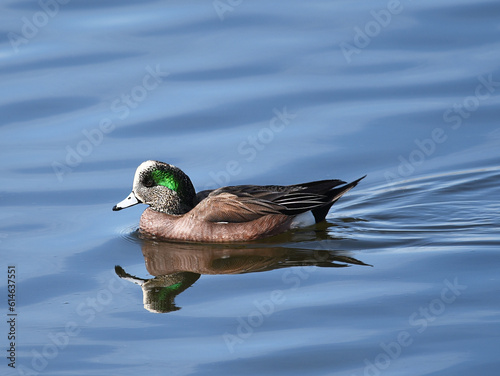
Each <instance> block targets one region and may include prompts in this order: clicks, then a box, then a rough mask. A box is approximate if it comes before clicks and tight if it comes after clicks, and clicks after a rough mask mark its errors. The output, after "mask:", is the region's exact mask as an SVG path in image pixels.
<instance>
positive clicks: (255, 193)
mask: <svg viewBox="0 0 500 376" xmlns="http://www.w3.org/2000/svg"><path fill="white" fill-rule="evenodd" d="M361 179H363V178H361ZM361 179H358V180H356V181H354V182H352V183H349V184H346V183H345V182H343V181H341V180H321V181H316V182H310V183H304V184H297V185H289V186H269V185H268V186H255V185H241V186H232V187H223V188H219V189H216V190H213V191H202V192H200V193H198V194H197V195H196V194H195V191H194V187H193V185H192V183H191V181H190V180H189V178H188V177H187V175H185V174H184V173H183V172H182V171H181V170H180V169H178V168H177V167H175V166H172V165H169V164H166V163H163V162H157V161H146V162H144V163H142V164H141V165H140V166H139V167H138V168H137V171H136V174H135V177H134V186H133V190H132V193H131V194H130V195H129V196H128V197H127V198H126V199H125V200H123V201H122V202H120V203H118V204H117V205H115V207H113V210H120V209H124V208H126V207H129V206H132V205H135V204H138V203H145V204H148V205H150V207H149V208H147V209H146V210H145V211H144V213H143V214H142V216H141V221H140V225H139V228H140V231H141V232H143V233H144V234H146V235H148V236H151V237H154V238H157V239H160V240H177V241H194V242H236V241H248V240H255V239H260V238H264V237H268V236H272V235H276V234H279V233H282V232H285V231H288V230H290V229H293V228H297V227H305V226H310V225H313V224H314V223H318V222H321V221H323V220H324V219H325V217H326V215H327V213H328V210H329V209H330V207H331V206H332V205H333V204H334V203H335V202H336V201H337V200H338V199H339V198H340V197H341V196H342V195H343V194H345V193H346V192H347V191H349V190H350V189H352V188H354V187H355V186H356V184H357V183H358V182H359V181H360V180H361ZM339 186H340V187H339Z"/></svg>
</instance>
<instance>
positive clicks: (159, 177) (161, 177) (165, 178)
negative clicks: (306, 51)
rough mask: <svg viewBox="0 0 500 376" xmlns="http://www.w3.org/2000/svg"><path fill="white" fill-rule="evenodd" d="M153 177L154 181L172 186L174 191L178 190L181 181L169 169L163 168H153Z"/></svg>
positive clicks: (168, 186) (165, 185)
mask: <svg viewBox="0 0 500 376" xmlns="http://www.w3.org/2000/svg"><path fill="white" fill-rule="evenodd" d="M151 177H152V178H153V180H154V182H155V183H156V184H158V185H163V186H164V187H167V188H170V189H171V190H173V191H176V192H177V191H178V189H179V185H180V184H179V182H178V181H177V180H176V179H175V177H174V176H173V175H172V174H171V173H170V172H168V171H162V170H153V171H152V172H151Z"/></svg>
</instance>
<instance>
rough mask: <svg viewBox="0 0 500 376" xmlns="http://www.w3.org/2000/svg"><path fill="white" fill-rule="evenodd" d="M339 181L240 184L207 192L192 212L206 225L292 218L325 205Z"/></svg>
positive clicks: (339, 183) (340, 182) (341, 182)
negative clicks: (275, 216) (267, 217)
mask: <svg viewBox="0 0 500 376" xmlns="http://www.w3.org/2000/svg"><path fill="white" fill-rule="evenodd" d="M343 183H344V182H343V181H341V180H322V181H318V182H310V183H305V184H297V185H290V186H271V185H266V186H255V185H240V186H232V187H223V188H219V189H216V190H213V191H211V192H209V194H208V195H207V196H206V197H205V198H204V199H202V200H201V201H200V202H199V204H198V205H196V206H195V208H194V209H193V210H192V211H193V212H194V213H193V214H196V215H197V216H198V217H202V218H203V220H205V221H209V222H248V221H253V220H255V219H257V218H260V217H262V216H264V215H269V214H285V215H296V214H300V213H303V212H306V211H308V210H313V209H316V208H319V207H323V206H325V205H328V204H329V201H330V199H331V196H330V195H329V194H327V192H330V191H331V189H332V188H333V187H336V186H338V185H341V184H343Z"/></svg>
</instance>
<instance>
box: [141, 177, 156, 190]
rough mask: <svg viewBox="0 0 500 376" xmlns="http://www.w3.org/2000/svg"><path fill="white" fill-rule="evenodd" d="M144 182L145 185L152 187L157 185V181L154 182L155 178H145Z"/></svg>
mask: <svg viewBox="0 0 500 376" xmlns="http://www.w3.org/2000/svg"><path fill="white" fill-rule="evenodd" d="M143 184H144V186H145V187H148V188H151V187H152V186H153V185H155V182H154V180H153V178H151V177H147V178H146V179H144V182H143Z"/></svg>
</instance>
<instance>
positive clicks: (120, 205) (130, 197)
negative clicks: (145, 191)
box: [113, 192, 141, 211]
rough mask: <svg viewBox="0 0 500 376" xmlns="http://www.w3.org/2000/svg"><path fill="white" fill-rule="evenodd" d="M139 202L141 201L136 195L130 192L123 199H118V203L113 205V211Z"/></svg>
mask: <svg viewBox="0 0 500 376" xmlns="http://www.w3.org/2000/svg"><path fill="white" fill-rule="evenodd" d="M140 203H141V201H139V200H138V199H137V197H135V194H134V192H130V194H129V195H128V197H127V198H126V199H125V200H123V201H120V202H119V203H118V204H116V205H115V206H113V211H118V210H122V209H125V208H129V207H131V206H134V205H137V204H140Z"/></svg>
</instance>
